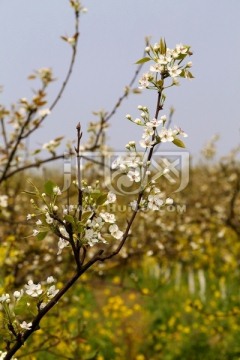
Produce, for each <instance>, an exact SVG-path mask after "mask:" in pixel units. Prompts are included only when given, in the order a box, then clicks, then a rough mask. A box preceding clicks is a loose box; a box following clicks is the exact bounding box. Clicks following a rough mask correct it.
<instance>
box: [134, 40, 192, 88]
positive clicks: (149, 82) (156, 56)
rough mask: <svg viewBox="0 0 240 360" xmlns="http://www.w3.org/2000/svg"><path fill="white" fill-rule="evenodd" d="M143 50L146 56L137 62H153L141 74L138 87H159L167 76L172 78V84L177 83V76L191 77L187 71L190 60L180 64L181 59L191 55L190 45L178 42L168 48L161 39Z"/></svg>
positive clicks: (190, 64) (189, 66)
mask: <svg viewBox="0 0 240 360" xmlns="http://www.w3.org/2000/svg"><path fill="white" fill-rule="evenodd" d="M145 51H146V53H147V55H148V56H147V57H145V58H144V59H141V60H140V61H139V62H147V61H150V60H152V61H153V62H154V64H153V65H151V66H150V68H149V71H148V72H146V73H144V74H143V75H142V77H141V79H140V80H139V89H146V88H151V89H160V88H161V87H162V85H163V83H162V81H163V79H165V78H168V77H170V78H172V85H178V79H177V78H178V77H183V78H193V75H192V74H191V72H190V71H189V68H191V66H192V62H191V61H189V62H188V63H187V64H185V65H182V61H183V59H185V57H187V56H189V55H192V53H191V52H190V46H187V45H182V44H178V45H176V47H175V48H174V49H169V48H167V46H166V43H165V41H163V40H161V41H160V42H159V43H156V44H155V45H154V46H148V47H146V49H145Z"/></svg>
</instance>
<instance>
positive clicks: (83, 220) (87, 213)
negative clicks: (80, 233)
mask: <svg viewBox="0 0 240 360" xmlns="http://www.w3.org/2000/svg"><path fill="white" fill-rule="evenodd" d="M91 215H92V211H85V212H84V213H83V214H82V222H85V221H87V220H88V218H89V217H90V216H91Z"/></svg>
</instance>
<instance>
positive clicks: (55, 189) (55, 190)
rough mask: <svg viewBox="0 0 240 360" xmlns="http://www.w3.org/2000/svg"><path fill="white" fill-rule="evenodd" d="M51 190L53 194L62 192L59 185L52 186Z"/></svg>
mask: <svg viewBox="0 0 240 360" xmlns="http://www.w3.org/2000/svg"><path fill="white" fill-rule="evenodd" d="M53 192H54V194H56V195H61V194H62V192H61V190H60V188H59V186H54V188H53Z"/></svg>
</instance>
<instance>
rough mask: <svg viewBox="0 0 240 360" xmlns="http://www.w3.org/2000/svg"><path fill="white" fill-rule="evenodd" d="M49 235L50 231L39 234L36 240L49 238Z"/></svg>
mask: <svg viewBox="0 0 240 360" xmlns="http://www.w3.org/2000/svg"><path fill="white" fill-rule="evenodd" d="M47 234H48V231H44V232H40V233H38V234H37V236H36V238H37V239H38V240H40V241H41V240H43V239H44V238H45V237H46V236H47Z"/></svg>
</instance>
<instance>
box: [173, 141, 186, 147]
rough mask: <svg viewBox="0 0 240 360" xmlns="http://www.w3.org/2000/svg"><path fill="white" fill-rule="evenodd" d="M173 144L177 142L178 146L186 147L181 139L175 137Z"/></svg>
mask: <svg viewBox="0 0 240 360" xmlns="http://www.w3.org/2000/svg"><path fill="white" fill-rule="evenodd" d="M173 144H175V145H176V146H178V147H181V148H185V144H184V142H183V141H182V140H180V139H174V140H173Z"/></svg>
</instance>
